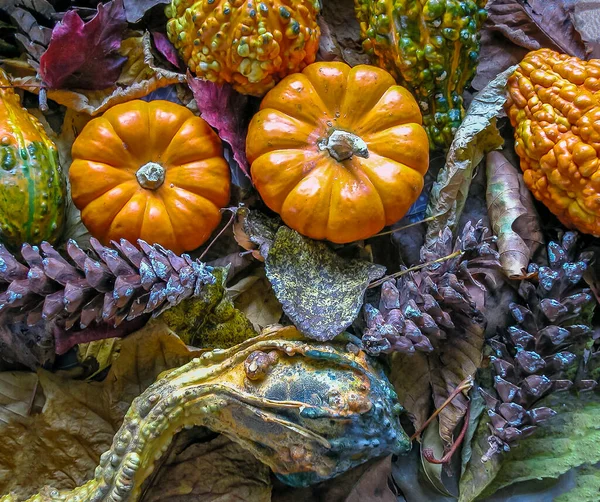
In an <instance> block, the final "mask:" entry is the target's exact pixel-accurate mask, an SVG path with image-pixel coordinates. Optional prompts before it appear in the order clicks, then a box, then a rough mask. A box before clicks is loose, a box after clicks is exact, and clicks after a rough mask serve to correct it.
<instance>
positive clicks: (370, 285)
mask: <svg viewBox="0 0 600 502" xmlns="http://www.w3.org/2000/svg"><path fill="white" fill-rule="evenodd" d="M463 253H464V251H460V250H459V251H454V253H452V254H449V255H447V256H442V257H441V258H438V259H437V260H433V261H428V262H427V263H421V264H420V265H415V266H414V267H410V268H407V269H406V270H400V272H396V273H395V274H391V275H386V276H385V277H382V278H381V279H379V280H377V281H375V282H372V283H371V284H369V285H368V286H367V288H368V289H371V288H375V287H377V286H379V285H381V284H383V283H384V282H386V281H389V280H390V279H396V278H397V277H401V276H403V275H404V274H408V273H409V272H415V271H417V270H421V269H422V268H425V267H428V266H429V265H434V264H436V263H441V262H443V261H446V260H451V259H452V258H456V257H457V256H460V255H462V254H463Z"/></svg>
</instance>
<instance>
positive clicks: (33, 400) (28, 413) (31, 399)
mask: <svg viewBox="0 0 600 502" xmlns="http://www.w3.org/2000/svg"><path fill="white" fill-rule="evenodd" d="M39 384H40V379H39V378H38V379H37V380H36V381H35V385H34V387H33V392H32V393H31V398H30V399H29V405H28V406H27V416H30V415H31V412H32V411H33V405H34V404H35V396H36V395H37V391H38V387H39Z"/></svg>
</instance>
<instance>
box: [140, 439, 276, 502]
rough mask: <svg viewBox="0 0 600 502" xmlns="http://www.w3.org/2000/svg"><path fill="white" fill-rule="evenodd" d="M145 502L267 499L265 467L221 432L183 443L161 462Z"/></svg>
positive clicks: (258, 501)
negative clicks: (201, 441)
mask: <svg viewBox="0 0 600 502" xmlns="http://www.w3.org/2000/svg"><path fill="white" fill-rule="evenodd" d="M144 500H145V501H146V502H164V501H165V500H173V501H175V500H176V501H177V502H197V501H202V502H226V501H231V502H233V501H248V502H250V501H252V502H270V500H271V479H270V470H269V468H268V467H267V466H266V465H264V464H262V463H261V462H260V461H259V460H257V459H256V458H255V457H254V456H253V455H252V453H250V452H249V451H247V450H245V449H243V448H242V447H241V446H239V445H238V444H236V443H234V442H233V441H231V440H230V439H229V438H227V437H225V436H218V437H217V438H215V439H213V440H212V441H210V442H206V443H194V444H192V445H189V446H187V447H186V448H185V449H183V451H181V452H180V453H178V454H177V455H176V456H174V458H173V459H172V460H171V461H170V462H169V461H167V462H166V463H165V464H163V466H162V468H161V470H160V471H159V474H158V476H157V477H156V479H155V480H154V482H153V484H152V487H151V488H149V489H148V492H147V494H146V496H145V497H144Z"/></svg>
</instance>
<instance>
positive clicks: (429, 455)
mask: <svg viewBox="0 0 600 502" xmlns="http://www.w3.org/2000/svg"><path fill="white" fill-rule="evenodd" d="M469 418H471V405H470V403H469V404H467V411H466V413H465V422H464V423H463V426H462V429H461V430H460V434H459V435H458V437H457V438H456V441H454V443H452V447H451V448H450V449H449V450H448V453H446V454H445V455H444V456H443V457H442V458H441V459H440V460H438V459H437V458H435V455H434V453H433V450H432V449H431V448H423V458H424V459H425V460H427V462H429V463H430V464H447V463H448V462H450V459H451V458H452V455H454V453H455V452H456V450H457V449H458V447H459V446H460V444H461V443H462V442H463V439H464V438H465V434H466V433H467V428H468V427H469Z"/></svg>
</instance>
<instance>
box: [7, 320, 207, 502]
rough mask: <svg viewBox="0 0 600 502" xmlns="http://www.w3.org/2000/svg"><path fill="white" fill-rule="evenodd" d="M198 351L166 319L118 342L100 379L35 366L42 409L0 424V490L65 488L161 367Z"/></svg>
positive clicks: (95, 457)
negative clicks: (83, 378) (73, 377)
mask: <svg viewBox="0 0 600 502" xmlns="http://www.w3.org/2000/svg"><path fill="white" fill-rule="evenodd" d="M198 354H199V351H191V350H190V349H189V348H188V347H187V346H186V345H185V344H184V343H183V342H182V341H181V340H180V339H179V338H178V337H177V336H176V335H175V334H173V333H172V332H171V331H169V330H168V329H167V328H165V326H164V324H161V323H152V324H151V325H148V326H147V327H146V328H144V329H142V330H140V331H138V332H137V333H135V334H133V335H131V336H130V337H127V338H126V339H125V340H123V341H122V343H121V351H120V353H119V356H118V357H117V358H116V360H115V361H114V363H113V365H112V367H111V369H110V371H109V373H108V375H107V377H106V379H105V380H104V381H103V382H101V383H100V382H82V381H74V380H69V379H67V378H64V377H61V376H58V375H53V374H51V373H48V372H45V371H40V373H39V387H40V389H41V390H42V391H43V394H44V395H45V398H46V403H45V405H44V408H43V411H42V412H41V413H40V414H37V415H33V416H30V417H28V418H26V419H20V418H19V419H18V420H15V421H11V422H10V423H9V424H1V423H0V435H1V436H2V441H1V442H0V493H8V492H9V491H14V493H15V494H16V495H17V496H18V497H21V498H25V497H26V496H30V495H32V494H33V493H35V491H36V490H37V489H39V486H41V485H44V484H51V485H53V486H54V487H56V488H59V489H61V488H65V489H67V488H74V487H75V486H76V485H79V484H81V483H83V482H85V481H86V480H87V479H89V478H90V477H91V476H92V474H93V472H94V469H95V468H96V465H98V461H99V458H100V454H101V453H103V452H104V451H106V450H107V449H108V447H109V446H110V444H111V443H112V439H113V435H114V433H115V432H116V430H117V429H118V427H119V425H120V424H121V422H122V420H123V417H124V415H125V412H126V411H127V409H128V408H129V406H130V404H131V402H132V401H133V399H134V398H135V397H137V396H138V395H139V394H140V393H141V392H142V391H144V390H145V389H146V388H147V387H148V386H149V385H150V384H151V383H153V382H154V380H155V379H156V377H157V376H158V375H159V373H161V372H163V371H165V370H167V369H170V368H174V367H177V366H181V365H182V364H185V363H186V362H188V361H190V360H191V359H192V358H193V357H195V356H197V355H198ZM0 375H2V374H0ZM3 376H4V375H3ZM29 399H30V398H29ZM29 402H30V401H29V400H28V401H27V403H29ZM14 405H16V403H15V404H14ZM20 406H21V407H22V406H24V405H23V404H21V405H20Z"/></svg>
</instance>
